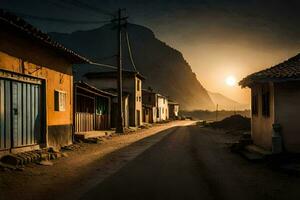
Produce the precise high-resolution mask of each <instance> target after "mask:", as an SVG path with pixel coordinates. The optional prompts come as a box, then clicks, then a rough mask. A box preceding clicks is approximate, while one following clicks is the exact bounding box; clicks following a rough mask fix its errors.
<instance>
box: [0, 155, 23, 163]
mask: <svg viewBox="0 0 300 200" xmlns="http://www.w3.org/2000/svg"><path fill="white" fill-rule="evenodd" d="M0 162H2V163H3V164H7V165H12V166H18V165H22V160H21V159H20V158H19V157H17V156H16V155H13V154H10V155H6V156H3V157H2V158H1V160H0Z"/></svg>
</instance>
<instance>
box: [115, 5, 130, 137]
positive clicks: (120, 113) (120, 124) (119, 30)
mask: <svg viewBox="0 0 300 200" xmlns="http://www.w3.org/2000/svg"><path fill="white" fill-rule="evenodd" d="M126 19H127V17H125V18H122V9H119V10H118V16H117V19H116V21H117V26H118V27H117V38H118V40H117V41H118V53H117V66H118V72H117V73H118V76H117V78H118V81H117V84H118V109H117V113H118V118H117V126H116V133H124V129H123V103H122V99H123V94H122V93H123V91H122V26H123V25H122V21H123V20H126Z"/></svg>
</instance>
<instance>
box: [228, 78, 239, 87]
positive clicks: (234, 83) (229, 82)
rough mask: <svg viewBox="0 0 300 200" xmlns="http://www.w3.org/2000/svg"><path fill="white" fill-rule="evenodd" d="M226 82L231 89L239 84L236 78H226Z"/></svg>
mask: <svg viewBox="0 0 300 200" xmlns="http://www.w3.org/2000/svg"><path fill="white" fill-rule="evenodd" d="M225 82H226V84H227V85H228V86H231V87H233V86H235V85H236V83H237V82H236V78H235V77H234V76H228V77H227V78H226V80H225Z"/></svg>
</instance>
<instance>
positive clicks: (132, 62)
mask: <svg viewBox="0 0 300 200" xmlns="http://www.w3.org/2000/svg"><path fill="white" fill-rule="evenodd" d="M125 35H126V41H127V47H128V53H129V57H130V61H131V64H132V66H133V68H134V70H135V71H136V72H137V69H136V66H135V63H134V60H133V56H132V52H131V46H130V41H129V36H128V32H127V30H126V31H125Z"/></svg>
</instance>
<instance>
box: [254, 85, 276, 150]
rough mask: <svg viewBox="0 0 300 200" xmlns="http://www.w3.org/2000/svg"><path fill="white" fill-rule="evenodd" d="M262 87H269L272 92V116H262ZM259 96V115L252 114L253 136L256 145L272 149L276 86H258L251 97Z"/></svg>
mask: <svg viewBox="0 0 300 200" xmlns="http://www.w3.org/2000/svg"><path fill="white" fill-rule="evenodd" d="M262 87H269V90H270V116H269V117H266V116H263V115H262ZM254 94H257V95H258V114H257V115H253V114H252V123H251V134H252V139H253V141H254V143H255V144H256V145H258V146H261V147H263V148H265V149H268V150H271V148H272V131H273V127H272V125H273V123H274V119H275V111H274V85H273V83H267V84H265V85H262V84H257V85H255V86H254V87H252V88H251V95H254Z"/></svg>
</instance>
